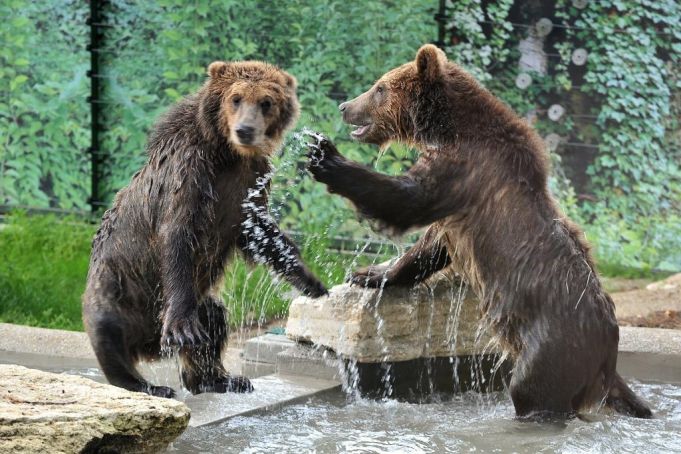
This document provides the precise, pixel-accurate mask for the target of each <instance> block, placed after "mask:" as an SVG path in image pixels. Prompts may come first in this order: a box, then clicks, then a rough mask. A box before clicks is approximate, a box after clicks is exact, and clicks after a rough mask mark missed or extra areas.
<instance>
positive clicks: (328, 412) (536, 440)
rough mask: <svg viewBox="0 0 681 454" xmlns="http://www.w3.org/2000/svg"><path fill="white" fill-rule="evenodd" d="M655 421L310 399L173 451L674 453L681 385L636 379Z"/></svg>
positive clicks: (504, 406) (499, 403)
mask: <svg viewBox="0 0 681 454" xmlns="http://www.w3.org/2000/svg"><path fill="white" fill-rule="evenodd" d="M632 387H633V388H634V390H635V391H636V392H637V393H638V394H639V395H641V396H642V397H644V398H645V399H646V400H647V401H648V402H649V403H650V404H651V406H652V407H653V408H654V411H655V419H652V420H640V419H634V418H629V417H624V416H619V415H608V414H593V415H588V416H587V417H588V419H589V421H584V420H579V419H575V420H572V421H569V422H568V423H566V424H547V423H544V424H540V423H528V422H519V421H515V420H514V419H513V414H514V413H513V404H512V403H511V401H510V398H509V397H508V396H507V393H504V392H497V393H492V394H486V395H480V394H477V393H473V392H470V393H466V394H463V395H460V396H457V397H455V398H454V399H452V400H449V401H446V402H439V403H431V404H409V403H402V402H396V401H371V400H361V399H360V400H349V399H348V398H346V397H345V395H343V394H341V393H333V394H327V395H324V396H322V397H315V398H311V399H310V400H309V401H308V402H305V403H303V404H298V405H292V406H289V407H286V408H284V409H282V410H279V411H277V412H274V413H270V414H265V415H254V416H246V417H235V418H233V419H230V420H228V421H225V422H223V423H221V424H219V425H215V426H205V427H198V428H193V429H189V430H187V431H186V432H185V433H184V434H183V435H182V436H181V437H180V438H178V440H176V441H175V443H173V445H172V446H171V448H170V449H169V452H173V453H190V452H191V453H193V452H203V453H224V452H243V453H260V452H296V453H298V452H318V453H334V452H367V453H448V452H451V453H458V452H500V453H507V452H518V453H525V452H527V453H535V452H541V453H553V452H560V453H573V452H574V453H584V452H594V453H596V452H597V453H603V452H612V453H624V452H628V453H629V452H630V453H663V452H664V453H672V452H681V386H679V385H672V384H659V383H640V382H632Z"/></svg>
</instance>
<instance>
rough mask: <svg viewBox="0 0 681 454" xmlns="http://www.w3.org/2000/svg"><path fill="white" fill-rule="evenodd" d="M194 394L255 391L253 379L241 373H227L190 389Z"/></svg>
mask: <svg viewBox="0 0 681 454" xmlns="http://www.w3.org/2000/svg"><path fill="white" fill-rule="evenodd" d="M190 391H191V392H192V394H201V393H220V394H224V393H250V392H253V385H252V384H251V381H250V380H249V379H248V378H246V377H243V376H241V375H229V374H227V375H225V376H223V377H218V378H214V379H209V380H208V381H204V382H202V383H201V384H199V385H198V386H197V387H196V388H194V389H190Z"/></svg>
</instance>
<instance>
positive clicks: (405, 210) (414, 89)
mask: <svg viewBox="0 0 681 454" xmlns="http://www.w3.org/2000/svg"><path fill="white" fill-rule="evenodd" d="M378 86H383V87H385V88H387V89H388V91H389V95H388V96H389V98H388V99H385V100H383V101H382V102H380V103H377V102H376V101H375V100H376V99H381V98H377V97H376V96H375V95H372V93H375V90H376V87H378ZM341 110H343V113H344V118H345V120H346V122H349V123H353V124H364V123H366V122H368V121H371V123H372V124H373V125H374V126H373V127H372V129H370V130H369V132H368V133H367V134H366V135H365V137H364V141H366V142H370V143H375V144H377V145H379V146H381V147H385V146H387V144H388V143H389V142H390V141H393V140H395V141H401V142H403V143H407V144H410V145H413V146H415V147H417V148H418V149H419V151H420V157H419V159H418V160H417V162H416V163H415V164H414V166H413V167H412V168H411V169H410V170H409V171H408V172H407V173H406V174H405V175H403V176H399V177H388V176H385V175H380V174H377V173H375V172H373V171H372V170H370V169H368V168H366V167H364V166H361V165H358V164H356V163H353V162H351V161H349V160H347V159H345V158H344V157H343V156H341V155H340V154H339V153H338V151H337V150H336V149H335V147H334V146H333V144H331V143H330V142H328V141H326V140H323V141H321V142H320V143H317V144H312V147H311V150H312V153H311V154H312V158H313V159H312V160H311V165H310V170H311V172H312V173H313V174H314V176H315V178H317V179H318V180H319V181H321V182H324V183H326V184H327V185H328V188H329V190H330V191H331V192H334V193H338V194H340V195H342V196H344V197H347V198H348V199H350V200H351V201H352V202H353V204H354V205H355V206H356V208H357V210H358V211H359V213H360V214H361V215H362V216H365V217H369V218H372V219H375V220H378V221H379V223H380V224H381V225H382V226H383V227H384V230H386V231H387V232H388V233H393V234H399V233H402V232H404V231H406V230H408V229H412V228H418V227H425V226H428V230H427V231H426V233H425V235H424V236H423V237H422V238H421V240H420V241H419V242H418V243H417V244H416V245H415V246H414V247H413V248H412V249H411V250H409V251H408V252H407V253H406V255H404V256H403V257H401V258H400V260H398V261H397V263H396V264H395V265H394V266H392V267H390V268H385V267H369V268H367V269H363V270H359V271H358V272H357V273H355V275H354V276H353V277H352V281H353V282H354V283H357V284H359V285H366V286H371V287H377V286H380V285H414V284H416V283H418V282H420V281H422V280H424V279H426V278H427V277H428V276H430V275H431V274H432V273H434V272H435V271H438V270H440V269H442V268H444V267H446V266H448V265H450V263H451V267H452V268H454V269H455V270H456V271H458V272H460V273H461V274H462V275H463V276H464V277H465V278H466V280H467V282H468V283H469V284H470V285H471V286H472V288H473V290H474V291H475V293H476V294H477V295H478V297H479V299H480V301H481V309H482V311H483V313H484V315H485V320H486V322H487V323H488V324H489V325H490V327H491V328H492V330H493V332H495V333H496V334H497V336H498V338H499V340H500V342H501V344H502V346H503V347H504V348H505V349H506V350H507V351H509V352H510V353H511V355H512V357H513V358H514V360H515V367H514V371H513V376H512V380H511V385H510V391H511V397H512V399H513V403H514V405H515V409H516V413H517V415H518V416H519V417H526V416H529V415H539V416H543V415H547V416H552V417H553V416H559V417H561V416H562V417H567V416H570V415H574V414H575V413H576V412H579V411H581V410H584V409H587V408H588V407H592V406H594V405H599V404H601V403H607V404H608V405H610V406H611V407H613V408H615V409H616V410H618V411H620V412H623V413H627V414H630V415H633V416H638V417H650V416H651V412H650V409H649V408H648V407H647V406H646V405H645V404H644V403H643V402H642V401H641V400H640V399H638V398H637V397H636V396H635V395H634V394H633V392H631V390H630V389H629V388H628V387H627V385H626V384H625V383H624V381H623V380H622V379H621V377H620V376H619V375H618V374H617V372H616V370H615V367H616V362H617V345H618V340H619V331H618V326H617V321H616V319H615V314H614V305H613V303H612V300H611V299H610V296H608V294H607V293H606V292H605V291H604V290H603V288H602V286H601V284H600V281H599V279H598V275H597V273H596V270H595V266H594V263H593V259H592V258H591V255H590V253H589V247H588V245H587V243H586V241H585V239H584V235H583V233H582V232H581V230H580V229H579V228H578V227H577V226H576V225H575V224H573V223H572V222H571V221H570V220H569V219H567V218H566V217H565V215H564V214H563V213H562V212H561V211H560V210H559V208H558V207H557V205H556V203H555V202H554V199H553V198H552V196H551V194H550V193H549V190H548V186H547V179H548V174H549V157H548V154H547V153H546V152H545V150H544V147H543V144H542V142H541V140H540V138H539V137H538V135H537V134H536V133H535V132H534V131H533V130H532V128H531V127H530V126H529V125H528V124H527V123H526V122H525V121H524V120H521V119H520V118H518V117H517V116H516V115H515V114H514V113H513V112H512V111H511V110H510V109H509V108H508V107H507V106H506V105H504V104H503V103H502V102H501V101H499V100H498V99H497V98H495V97H494V96H493V95H492V94H491V93H489V92H488V91H487V90H485V89H484V88H483V87H482V86H480V85H479V84H478V83H477V81H475V80H474V79H473V78H472V77H471V76H470V75H469V74H467V73H466V72H465V71H463V70H462V69H461V68H460V67H458V66H457V65H455V64H453V63H450V62H447V61H446V58H445V57H444V54H442V52H441V51H439V50H438V49H436V48H435V47H434V46H424V47H423V48H422V49H421V50H420V51H419V53H418V54H417V58H416V61H415V62H412V63H408V64H406V65H403V66H401V67H399V68H396V69H395V70H393V71H391V72H389V73H387V74H386V75H385V76H383V77H382V78H381V79H380V80H379V81H378V82H377V84H376V85H375V86H374V88H372V90H370V91H369V92H367V93H365V94H363V95H360V97H358V98H356V99H355V100H353V101H350V102H348V103H346V105H341ZM386 125H389V126H386Z"/></svg>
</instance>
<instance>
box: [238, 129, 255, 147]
mask: <svg viewBox="0 0 681 454" xmlns="http://www.w3.org/2000/svg"><path fill="white" fill-rule="evenodd" d="M253 132H254V129H253V127H252V126H237V128H236V135H237V137H238V138H239V140H241V142H243V143H249V142H252V141H253Z"/></svg>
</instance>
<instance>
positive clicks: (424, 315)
mask: <svg viewBox="0 0 681 454" xmlns="http://www.w3.org/2000/svg"><path fill="white" fill-rule="evenodd" d="M479 321H480V309H479V307H478V301H477V299H476V298H475V297H474V296H472V294H471V292H468V294H467V292H466V291H465V289H464V288H462V287H461V284H460V282H458V281H455V280H454V281H453V280H451V279H447V278H445V277H442V276H440V277H439V278H436V279H435V280H433V281H431V282H430V283H429V286H425V285H421V286H418V287H416V288H414V289H406V288H386V289H384V290H382V291H381V290H379V289H364V288H361V287H358V286H351V285H349V284H344V285H339V286H336V287H334V288H332V289H331V291H330V292H329V296H328V297H323V298H318V299H312V298H307V297H304V296H303V297H298V298H296V299H295V300H294V301H293V302H292V303H291V306H290V308H289V318H288V323H287V325H286V334H287V335H288V336H289V337H290V338H292V339H294V340H297V341H303V342H312V343H314V344H317V345H322V346H324V347H327V348H330V349H331V350H333V351H335V352H336V353H337V354H338V355H341V356H344V357H347V358H353V359H356V360H357V361H358V362H361V363H378V362H395V361H407V360H412V359H417V358H424V357H428V358H430V357H452V356H465V355H476V354H480V353H483V351H484V352H485V353H494V352H495V351H496V350H495V349H494V348H493V347H491V344H490V337H489V336H488V335H487V334H486V333H484V332H481V330H480V328H479V326H480V323H479Z"/></svg>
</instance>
